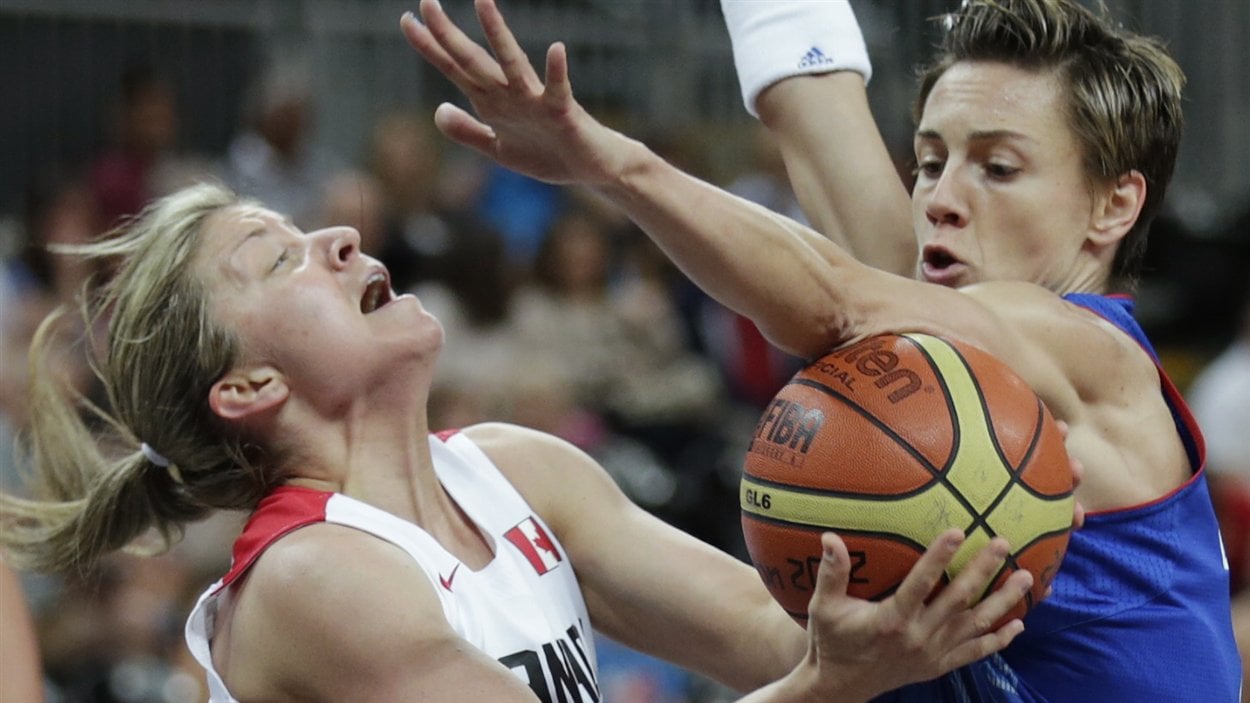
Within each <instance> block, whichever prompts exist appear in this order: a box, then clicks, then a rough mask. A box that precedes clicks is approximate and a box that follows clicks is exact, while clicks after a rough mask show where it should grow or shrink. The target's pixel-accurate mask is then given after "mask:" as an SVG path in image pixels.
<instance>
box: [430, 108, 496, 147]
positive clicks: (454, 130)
mask: <svg viewBox="0 0 1250 703" xmlns="http://www.w3.org/2000/svg"><path fill="white" fill-rule="evenodd" d="M434 124H435V125H437V126H438V129H439V131H440V132H442V133H443V134H445V135H447V137H448V138H449V139H451V140H452V141H454V142H456V143H458V144H463V145H465V146H467V147H471V148H473V149H476V150H478V151H480V152H482V153H484V154H486V155H487V156H492V157H493V156H494V150H495V131H494V130H493V129H491V128H490V126H488V125H486V124H484V123H482V122H480V121H479V120H477V119H476V118H474V117H473V116H472V115H470V114H469V113H467V112H465V111H464V110H462V109H460V108H459V107H456V106H455V105H452V104H451V103H443V104H442V105H439V106H438V109H437V110H435V111H434Z"/></svg>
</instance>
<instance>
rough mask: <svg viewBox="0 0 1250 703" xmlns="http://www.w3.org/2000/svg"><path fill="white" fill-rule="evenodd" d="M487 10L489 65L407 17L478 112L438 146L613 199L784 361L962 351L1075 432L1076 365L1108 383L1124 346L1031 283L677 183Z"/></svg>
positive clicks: (553, 53) (554, 53)
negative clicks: (845, 351) (940, 345)
mask: <svg viewBox="0 0 1250 703" xmlns="http://www.w3.org/2000/svg"><path fill="white" fill-rule="evenodd" d="M477 8H478V17H479V20H480V21H481V23H482V27H483V28H484V30H485V32H486V37H487V41H488V43H489V44H490V46H491V49H492V50H493V54H492V53H491V52H489V51H487V50H486V49H485V48H483V47H481V46H478V45H477V44H476V43H474V42H473V41H471V40H470V39H469V38H468V37H466V36H465V35H464V34H463V33H462V32H461V31H460V30H459V29H458V28H457V27H456V26H455V25H454V24H452V23H451V21H450V20H449V19H448V18H447V16H446V15H445V14H444V13H443V12H442V10H441V9H440V8H439V7H438V5H437V3H435V2H432V1H431V0H423V2H422V3H421V11H422V15H423V17H424V19H425V23H424V24H422V23H420V22H418V21H417V20H416V19H415V18H413V17H411V16H407V17H405V18H404V20H403V29H404V32H405V34H406V36H407V37H408V40H409V42H410V43H411V44H412V45H413V46H414V47H415V48H416V49H417V50H418V51H419V52H420V53H421V54H422V55H423V56H424V57H425V58H426V59H427V60H428V61H429V62H430V63H432V64H433V65H434V66H435V67H437V68H438V69H439V70H440V71H441V72H442V73H443V74H444V75H445V76H447V77H448V78H449V79H450V80H451V81H452V82H454V83H455V84H456V86H457V87H458V88H459V89H460V90H461V91H462V92H463V93H464V94H465V95H466V96H467V97H468V98H469V100H470V102H471V103H472V106H473V109H474V111H475V113H476V116H474V115H470V114H469V113H468V112H466V111H464V110H462V109H460V108H457V107H455V106H452V105H449V104H444V105H442V106H440V107H439V108H438V110H437V111H436V113H435V121H436V123H437V124H438V126H439V128H440V129H441V130H442V131H443V133H444V134H446V135H447V136H448V137H450V138H451V139H452V140H454V141H456V142H459V143H461V144H464V145H467V146H470V147H472V148H474V149H477V150H478V151H480V152H482V153H483V154H485V155H487V156H489V157H491V158H493V159H495V160H496V161H498V162H499V163H500V164H502V165H504V166H505V167H507V168H511V169H513V170H516V171H520V172H522V173H525V174H527V175H530V176H532V177H535V178H539V179H543V180H546V181H549V182H554V183H565V184H577V185H582V186H586V187H589V188H593V189H595V190H596V191H597V192H599V193H601V194H603V195H604V196H605V197H606V198H607V199H608V200H610V201H611V202H613V203H614V204H616V205H617V206H618V207H620V208H621V209H622V210H623V211H624V212H625V213H626V214H627V215H628V216H629V217H630V219H632V220H633V221H634V222H635V223H637V224H638V225H639V226H640V227H641V228H642V229H643V230H644V231H645V232H646V233H647V234H648V236H650V237H651V238H652V240H654V241H655V242H656V243H657V245H658V246H659V247H660V248H661V249H662V250H663V251H664V252H665V254H666V255H667V256H668V257H669V258H670V259H671V260H672V261H673V262H674V263H676V264H677V266H678V267H680V268H681V269H682V271H683V272H684V273H685V274H686V275H687V276H689V277H690V278H691V279H692V280H693V281H694V282H695V283H696V284H698V285H699V287H701V288H702V289H703V290H704V291H706V292H707V293H708V294H709V295H711V296H713V297H714V298H716V299H717V300H719V301H720V302H721V303H723V304H724V305H726V306H727V307H729V308H730V309H732V310H735V311H736V312H739V313H741V314H743V315H745V316H747V317H749V318H751V319H752V320H753V321H754V322H755V323H756V324H757V325H758V326H759V328H760V330H761V331H762V332H763V333H764V334H765V335H766V336H767V337H768V338H769V339H770V340H771V341H773V343H775V344H776V345H778V346H779V347H781V348H782V349H785V350H787V351H790V352H792V353H795V354H798V355H799V356H804V357H816V356H818V355H820V354H822V353H824V352H826V351H828V350H830V349H832V348H834V347H836V346H839V345H842V344H845V343H848V342H853V341H857V340H859V339H864V338H867V337H870V336H873V335H876V334H881V333H886V332H901V331H914V332H926V333H929V334H934V335H938V336H944V337H949V338H953V339H958V340H962V341H966V342H969V343H971V344H974V345H976V346H979V347H981V348H982V349H985V350H987V351H989V352H990V353H991V354H994V355H995V356H997V357H998V358H999V359H1001V360H1003V361H1004V362H1006V363H1007V364H1008V365H1009V366H1011V367H1012V368H1013V369H1014V370H1015V371H1016V372H1017V373H1018V374H1020V375H1021V376H1022V377H1024V379H1025V380H1026V381H1028V382H1029V384H1030V385H1031V386H1032V387H1033V389H1034V390H1035V391H1036V392H1037V393H1038V394H1039V395H1040V396H1041V397H1042V399H1043V400H1045V401H1046V403H1047V405H1048V406H1049V407H1050V408H1051V410H1052V412H1054V413H1055V416H1056V417H1058V418H1059V419H1063V420H1067V421H1069V422H1070V423H1072V422H1073V419H1074V417H1073V416H1074V415H1076V414H1077V412H1078V411H1077V409H1078V407H1079V406H1080V402H1079V401H1080V393H1079V392H1078V391H1077V388H1082V389H1089V388H1092V386H1091V385H1090V384H1088V383H1084V382H1081V381H1079V379H1078V380H1074V378H1073V377H1072V372H1073V369H1072V368H1071V367H1078V370H1079V369H1087V370H1088V369H1092V370H1093V372H1092V373H1093V374H1094V375H1095V376H1105V375H1107V374H1105V373H1104V369H1103V366H1102V365H1101V364H1090V363H1088V359H1089V357H1090V345H1091V344H1093V343H1095V341H1096V342H1097V343H1098V344H1106V345H1114V344H1116V343H1117V342H1112V341H1108V340H1110V339H1111V335H1108V334H1106V333H1105V331H1103V332H1099V333H1098V334H1096V335H1094V336H1093V337H1090V336H1087V335H1080V334H1067V333H1068V332H1076V331H1079V330H1078V329H1076V328H1080V330H1086V331H1091V330H1092V328H1093V327H1094V325H1093V324H1092V323H1091V322H1089V321H1087V320H1085V319H1084V318H1081V317H1080V316H1073V315H1071V314H1067V313H1064V312H1063V311H1062V310H1060V309H1059V308H1061V307H1062V305H1063V303H1062V302H1061V301H1059V300H1058V299H1057V298H1056V297H1055V296H1053V295H1052V294H1050V293H1049V292H1047V291H1045V290H1043V289H1041V288H1040V287H1038V286H1035V285H1032V284H1022V283H987V284H981V285H980V286H974V287H971V288H969V289H964V290H960V291H957V290H953V289H950V288H945V287H942V286H938V285H933V284H929V283H923V282H920V281H916V280H913V279H911V278H910V277H903V276H897V275H894V274H890V273H886V272H883V271H880V270H878V269H875V268H872V267H870V266H868V265H865V264H863V263H860V262H859V261H857V260H856V259H855V258H854V257H852V256H850V255H849V254H848V253H847V252H846V251H845V250H844V249H842V248H841V247H839V246H837V245H836V244H834V243H833V242H831V241H830V240H829V239H828V238H826V237H824V236H822V235H820V234H819V233H817V232H815V231H814V230H812V229H810V228H807V227H805V226H803V225H801V224H799V223H797V222H794V221H793V220H790V219H788V218H785V217H783V216H781V215H778V214H776V213H774V212H771V211H769V210H767V209H765V208H763V207H760V206H758V205H755V204H753V203H750V202H748V201H746V200H743V199H742V198H738V197H736V196H734V195H731V194H729V193H727V192H725V191H724V190H721V189H719V188H715V187H713V186H711V185H709V184H707V183H704V182H703V181H700V180H698V179H696V178H694V177H692V176H689V175H688V174H685V173H682V172H681V171H680V170H678V169H677V168H675V167H674V166H672V165H671V164H668V163H666V162H665V161H664V160H663V159H661V158H660V157H658V156H657V155H655V154H654V153H652V152H651V151H650V150H648V149H647V148H646V147H645V146H644V145H642V144H641V143H639V142H637V141H634V140H631V139H629V138H627V137H625V136H624V135H622V134H620V133H618V132H615V131H613V130H611V129H608V128H607V127H605V126H603V125H602V124H600V123H599V122H597V121H596V120H595V119H594V118H592V117H591V116H590V115H588V114H587V113H586V111H585V110H584V109H583V108H582V107H581V106H580V105H579V104H578V103H577V101H576V100H574V99H573V96H572V90H571V88H570V85H569V80H568V65H567V62H566V57H565V51H564V46H563V45H562V44H559V43H557V44H553V45H552V46H551V48H550V49H549V50H548V52H547V62H546V63H547V66H546V76H545V81H544V80H540V79H539V78H538V76H537V75H536V73H535V71H534V69H533V67H532V66H531V65H530V63H529V60H528V59H527V58H526V56H525V54H524V53H523V52H522V51H521V49H520V47H519V46H517V44H516V41H515V39H514V38H513V37H512V35H511V33H510V32H509V30H508V28H507V26H506V25H505V24H504V21H503V18H502V17H501V16H500V14H499V11H498V9H497V8H496V7H495V4H494V2H493V0H477ZM973 288H976V289H978V290H973ZM1034 312H1037V313H1038V314H1040V315H1041V317H1042V318H1043V322H1044V324H1039V323H1037V322H1036V321H1035V320H1034V319H1033V318H1032V317H1030V315H1032V314H1033V313H1034ZM1059 327H1062V328H1063V329H1062V332H1064V333H1063V334H1060V333H1059V332H1060V330H1059ZM1077 339H1080V340H1081V341H1080V342H1079V343H1078V342H1076V341H1073V340H1077ZM1091 340H1095V341H1091ZM1107 358H1111V357H1110V356H1108V357H1107ZM1086 373H1087V374H1088V373H1091V372H1089V371H1086ZM1074 426H1075V423H1074Z"/></svg>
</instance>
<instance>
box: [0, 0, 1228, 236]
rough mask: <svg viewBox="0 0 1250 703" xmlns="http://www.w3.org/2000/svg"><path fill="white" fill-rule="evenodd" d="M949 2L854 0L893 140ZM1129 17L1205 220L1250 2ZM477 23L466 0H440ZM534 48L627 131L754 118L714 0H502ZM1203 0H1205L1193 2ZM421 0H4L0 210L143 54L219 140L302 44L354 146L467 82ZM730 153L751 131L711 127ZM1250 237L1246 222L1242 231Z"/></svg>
mask: <svg viewBox="0 0 1250 703" xmlns="http://www.w3.org/2000/svg"><path fill="white" fill-rule="evenodd" d="M953 4H954V2H953V0H907V1H905V2H904V1H902V0H854V5H855V7H856V10H857V13H858V14H859V15H860V18H861V23H862V24H863V25H864V28H865V33H866V35H867V36H868V40H869V44H870V49H871V51H872V53H873V60H874V63H875V64H876V65H877V67H878V68H877V71H876V75H875V77H874V79H873V84H872V86H871V88H870V93H871V95H872V97H873V100H874V108H875V110H876V112H877V114H878V116H879V120H880V121H881V123H882V127H883V130H884V131H885V133H886V135H887V138H888V139H889V141H890V142H891V143H893V144H897V145H899V147H898V148H900V149H903V150H907V149H909V146H908V144H909V143H910V137H909V134H910V118H909V116H908V115H909V101H910V97H911V94H912V83H911V79H910V75H909V74H910V69H911V68H912V67H913V66H914V65H915V64H917V63H918V62H919V61H921V60H922V59H923V57H924V56H925V55H926V54H927V51H928V48H929V47H930V46H931V44H932V43H933V41H934V36H933V31H934V27H933V23H931V22H928V21H927V20H928V19H929V18H932V17H935V16H937V15H938V14H940V13H941V12H942V11H943V10H944V9H948V8H949V7H950V6H951V5H953ZM1108 4H1109V5H1111V6H1112V8H1113V10H1114V11H1115V12H1116V13H1117V14H1118V15H1119V16H1121V17H1124V18H1125V21H1126V23H1128V24H1129V25H1130V26H1134V27H1136V28H1138V29H1141V30H1143V31H1146V32H1149V33H1153V34H1158V35H1160V36H1163V37H1164V38H1165V39H1167V40H1168V42H1169V45H1170V46H1171V48H1172V50H1173V51H1174V52H1175V53H1176V55H1177V57H1178V59H1179V60H1180V62H1181V64H1182V66H1183V67H1185V68H1186V70H1187V72H1188V73H1189V76H1190V83H1189V87H1188V102H1187V105H1186V108H1187V110H1188V120H1189V124H1190V129H1189V132H1188V134H1187V135H1186V141H1185V144H1184V146H1183V148H1182V153H1181V159H1180V163H1179V165H1178V173H1177V177H1176V186H1175V188H1174V190H1175V193H1176V194H1177V199H1178V200H1183V203H1182V204H1181V205H1179V207H1180V209H1181V210H1183V211H1185V212H1186V213H1187V214H1188V216H1190V217H1191V218H1192V219H1193V220H1194V221H1195V222H1197V223H1199V224H1204V223H1214V222H1217V221H1218V220H1219V219H1220V217H1221V216H1223V215H1224V214H1227V213H1230V212H1232V211H1234V210H1235V209H1237V208H1240V207H1244V206H1245V205H1246V203H1247V201H1250V170H1248V169H1245V168H1244V163H1245V161H1246V159H1247V157H1250V120H1248V119H1246V118H1247V115H1248V113H1250V70H1247V69H1248V68H1250V67H1248V66H1247V65H1246V59H1245V56H1246V55H1247V53H1248V52H1250V3H1247V2H1245V1H1244V0H1203V2H1202V3H1192V2H1184V1H1182V0H1116V1H1112V2H1109V3H1108ZM444 5H445V6H446V7H447V8H448V11H449V13H451V14H452V16H453V18H455V19H456V20H457V21H458V22H460V23H461V24H462V26H466V27H472V28H474V29H476V22H475V21H474V19H473V16H472V4H471V3H470V2H468V0H445V2H444ZM502 5H503V9H504V11H505V13H506V15H507V16H508V18H509V21H510V22H511V23H512V25H513V26H514V28H515V30H516V33H517V35H518V37H519V39H520V40H521V42H522V44H523V46H525V47H526V49H527V51H529V52H530V53H531V56H532V57H534V58H535V59H536V60H539V61H541V56H542V52H543V50H544V49H545V47H546V45H547V44H549V43H550V42H551V41H555V40H562V41H565V42H566V43H567V44H568V46H569V50H570V58H571V62H572V75H573V80H574V86H575V89H576V91H577V94H578V96H579V98H580V99H581V100H582V101H583V103H584V104H586V105H587V107H588V108H589V109H590V110H591V111H592V112H594V113H595V114H598V115H603V116H606V117H610V118H611V119H613V120H614V122H616V123H621V124H623V125H624V126H626V127H627V128H628V129H630V130H636V131H643V132H646V133H652V134H659V133H669V134H703V135H705V136H706V135H709V134H710V135H717V134H719V132H718V131H717V130H716V129H714V128H710V127H709V126H726V125H728V126H730V127H743V126H745V125H748V124H749V123H750V120H749V118H748V117H747V116H746V115H745V113H744V111H743V110H742V106H741V104H740V101H739V97H738V87H737V81H736V78H735V75H734V71H733V65H732V60H731V57H730V52H729V43H728V38H727V36H726V33H725V29H724V25H723V22H722V20H721V17H720V11H719V4H718V2H716V0H504V1H503V2H502ZM1199 5H1200V6H1201V11H1198V6H1199ZM415 7H416V2H415V0H402V1H400V0H0V96H2V99H3V100H4V105H3V107H0V135H3V136H2V137H0V210H6V211H7V210H12V209H13V208H14V207H15V204H16V203H17V202H19V201H20V194H21V193H22V192H23V190H24V187H25V186H24V183H25V180H26V179H27V178H29V177H30V175H31V174H32V173H35V172H37V171H39V170H42V169H46V168H48V167H49V165H51V164H74V163H79V162H81V161H83V160H84V159H86V158H88V157H89V156H90V155H91V154H92V153H93V152H94V151H96V150H98V149H99V148H100V147H101V145H103V144H105V143H106V142H107V140H108V139H109V138H110V120H111V111H112V109H113V105H114V100H115V96H116V94H117V87H118V80H119V76H120V74H121V71H122V69H123V67H124V66H126V65H127V64H128V63H133V62H136V61H146V62H148V63H150V64H152V65H153V66H155V67H157V68H158V69H160V70H161V71H163V72H164V73H165V75H166V76H167V77H168V78H169V79H171V80H172V81H173V82H174V84H175V86H176V89H177V94H178V101H179V118H180V127H181V142H182V144H183V146H184V147H186V148H188V149H191V150H194V151H197V152H203V153H209V154H212V153H219V152H220V151H222V150H223V149H224V147H225V145H226V143H227V142H228V140H229V138H230V136H231V135H233V134H234V133H235V131H236V130H237V129H238V126H239V124H240V121H241V113H242V110H243V107H244V102H245V98H246V95H247V90H248V86H250V85H251V84H252V83H253V82H254V81H255V80H256V78H257V77H258V76H259V75H260V71H261V69H262V67H263V66H264V65H265V64H266V63H267V62H268V61H270V60H271V59H275V58H280V57H289V56H300V57H302V58H303V59H304V60H305V61H306V62H307V67H308V75H309V76H310V78H311V81H312V85H313V88H314V91H315V95H316V103H315V104H316V115H317V126H318V129H317V132H316V140H317V143H318V145H319V146H322V147H324V148H328V149H331V150H333V151H335V152H337V153H338V154H340V155H341V156H342V157H344V158H345V159H347V160H352V159H355V158H357V157H358V156H359V155H360V154H361V152H362V150H363V148H364V145H365V141H366V139H367V134H368V131H369V126H370V124H371V122H372V121H373V119H374V118H375V117H376V116H377V115H378V114H380V113H381V112H382V111H383V110H386V109H388V108H392V107H397V106H420V107H422V108H428V107H431V106H433V105H434V104H436V103H438V102H440V101H442V100H448V99H455V98H456V95H455V94H454V93H453V92H452V90H451V89H450V87H449V86H448V85H446V83H445V82H444V81H443V80H442V78H441V76H438V75H437V74H436V73H435V72H433V71H432V70H431V69H429V68H428V67H427V66H425V65H424V63H423V62H422V61H421V60H420V59H419V58H418V57H416V56H415V55H414V53H413V52H412V51H411V49H410V48H409V47H408V46H407V45H406V44H405V42H404V41H403V39H402V37H401V36H400V34H399V31H398V29H397V22H398V18H399V16H400V14H401V13H403V12H404V11H406V10H410V9H415ZM709 142H710V143H709V144H706V145H704V146H707V147H709V148H711V149H712V150H713V152H714V153H713V154H712V155H711V158H712V159H713V163H719V164H721V170H726V169H732V167H733V159H734V154H735V153H736V151H738V150H739V149H740V147H738V146H736V145H734V144H727V143H721V142H719V141H717V140H715V139H711V140H709ZM1248 236H1250V235H1248Z"/></svg>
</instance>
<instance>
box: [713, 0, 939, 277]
mask: <svg viewBox="0 0 1250 703" xmlns="http://www.w3.org/2000/svg"><path fill="white" fill-rule="evenodd" d="M721 8H722V10H723V12H724V15H725V23H726V25H727V26H728V28H729V36H730V39H731V40H732V43H733V53H734V64H735V66H736V68H737V71H738V80H739V83H740V85H741V87H742V96H743V102H744V104H745V105H746V108H747V110H748V111H749V112H751V114H753V115H755V116H756V117H758V118H759V119H760V121H762V122H763V123H764V125H765V126H766V127H767V128H768V129H769V130H770V131H771V132H772V134H773V135H774V137H775V138H776V139H777V143H778V145H779V147H780V149H781V153H782V156H783V158H784V159H785V163H786V170H787V171H788V172H789V175H790V184H791V185H792V186H793V188H794V191H795V194H796V195H797V196H798V199H799V203H800V204H801V205H802V207H803V211H804V213H805V214H806V215H807V217H808V219H809V220H810V221H811V222H812V224H813V226H814V227H815V228H816V229H817V230H819V231H820V232H822V233H823V234H825V236H827V237H829V238H830V239H831V240H833V241H834V242H835V243H837V244H839V245H841V246H843V247H844V248H845V249H846V250H847V251H849V252H850V253H851V254H852V255H854V256H855V257H856V258H857V259H859V260H860V261H862V262H864V263H866V264H868V265H870V266H873V267H875V268H879V269H881V270H883V271H889V272H891V273H896V274H899V275H903V276H911V275H912V273H913V272H914V269H915V266H916V243H915V239H914V238H913V236H912V224H911V215H910V207H909V198H908V194H907V191H906V189H905V188H904V185H903V182H902V180H901V179H900V178H899V174H898V171H897V169H896V166H895V164H894V162H893V160H892V159H891V158H890V154H889V151H888V150H887V149H886V146H885V143H884V141H882V137H881V133H880V130H878V128H877V124H876V122H875V120H874V119H873V116H872V112H871V111H870V109H869V105H868V95H867V92H866V90H865V83H866V82H867V80H868V77H869V75H870V74H871V69H870V64H869V62H868V55H867V52H866V50H865V48H864V39H863V36H862V35H861V34H860V30H859V25H858V24H857V23H856V21H855V15H854V14H853V13H852V11H851V7H850V5H849V3H848V2H847V0H820V1H813V0H721Z"/></svg>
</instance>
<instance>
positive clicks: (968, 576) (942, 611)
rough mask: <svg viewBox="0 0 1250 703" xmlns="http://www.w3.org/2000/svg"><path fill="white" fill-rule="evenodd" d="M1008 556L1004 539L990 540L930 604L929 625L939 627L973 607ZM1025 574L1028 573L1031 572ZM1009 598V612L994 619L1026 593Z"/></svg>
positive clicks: (986, 624)
mask: <svg viewBox="0 0 1250 703" xmlns="http://www.w3.org/2000/svg"><path fill="white" fill-rule="evenodd" d="M1009 553H1010V548H1009V547H1008V545H1007V541H1006V540H1005V539H1002V538H995V539H993V540H990V543H989V544H987V545H986V546H985V547H984V548H982V549H981V551H980V552H977V555H976V556H975V557H973V558H972V561H970V562H968V564H967V565H966V566H965V567H964V568H963V570H962V571H960V572H959V575H958V576H956V577H955V578H954V580H952V581H951V582H950V583H949V584H947V585H946V587H945V588H943V589H942V592H941V593H939V594H938V596H937V597H936V598H934V599H933V602H932V603H930V604H929V608H928V613H926V617H927V618H928V619H929V622H928V623H927V624H929V625H930V626H933V627H937V626H938V623H940V622H942V621H945V620H948V619H949V618H952V617H954V616H957V615H958V614H959V613H961V612H962V611H965V610H967V609H969V608H971V607H972V606H973V604H975V603H976V602H977V601H978V600H980V598H981V596H982V595H983V594H984V593H985V589H986V588H988V587H989V584H990V582H991V581H992V580H993V579H994V577H995V575H997V574H998V572H999V570H1000V569H1002V566H1003V562H1004V561H1005V560H1006V558H1007V555H1008V554H1009ZM1025 573H1026V574H1028V572H1025ZM1016 578H1017V581H1016V582H1015V583H1018V582H1019V578H1028V579H1030V581H1031V579H1032V575H1031V574H1028V575H1027V576H1026V577H1016ZM1008 595H1009V598H1008V600H1009V602H1008V603H1006V609H1004V610H1003V611H1002V612H1000V613H997V614H996V615H995V618H994V619H997V618H998V617H1001V616H1002V615H1004V614H1006V612H1007V609H1010V608H1011V606H1013V605H1015V603H1016V601H1018V600H1020V597H1021V596H1023V592H1022V591H1014V590H1013V591H1009V593H1008ZM1002 600H1003V598H1001V597H1000V598H998V599H995V601H994V602H995V603H996V604H997V603H999V602H1001V601H1002ZM994 619H991V620H988V621H987V622H985V623H983V624H982V626H983V628H982V629H984V628H988V627H989V626H990V624H992V623H993V622H994Z"/></svg>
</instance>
